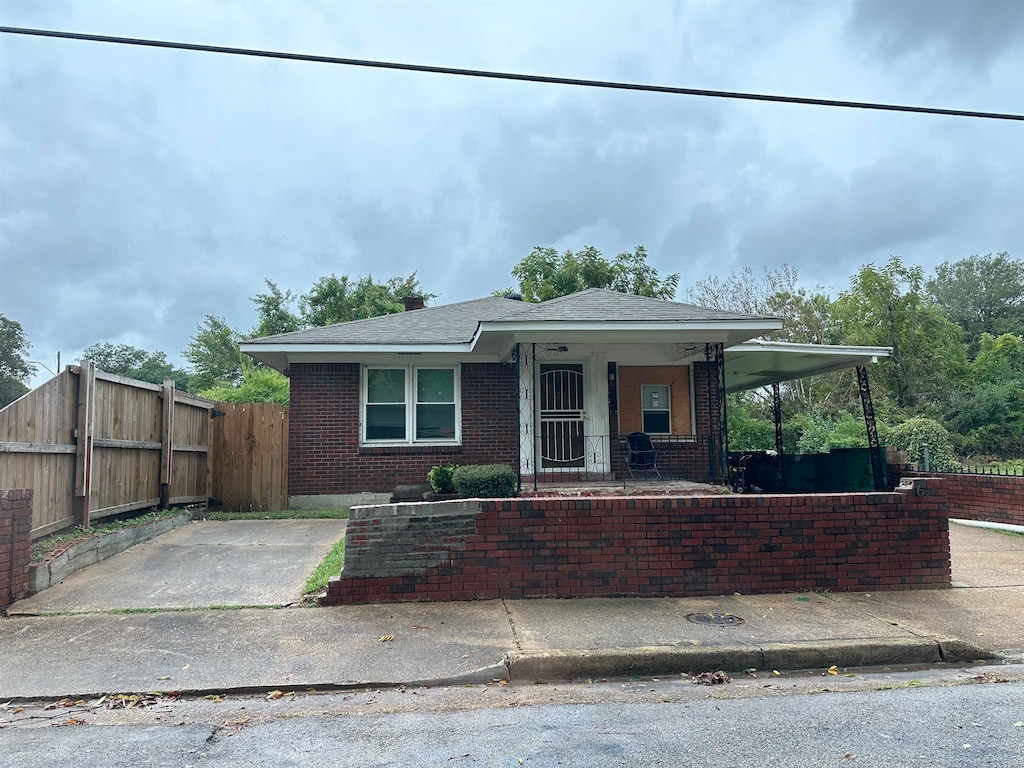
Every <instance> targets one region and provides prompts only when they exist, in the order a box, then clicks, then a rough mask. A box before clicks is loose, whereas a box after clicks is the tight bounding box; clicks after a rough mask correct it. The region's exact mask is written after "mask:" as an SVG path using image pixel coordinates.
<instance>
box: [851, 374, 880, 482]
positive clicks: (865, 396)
mask: <svg viewBox="0 0 1024 768" xmlns="http://www.w3.org/2000/svg"><path fill="white" fill-rule="evenodd" d="M857 389H859V390H860V404H861V405H862V406H863V408H864V426H865V428H866V429H867V431H868V450H870V451H871V474H872V475H873V477H874V480H875V490H876V491H884V490H885V468H884V467H883V466H882V457H881V455H879V445H878V427H877V426H876V425H875V406H874V405H873V404H872V402H871V385H870V384H869V383H868V369H867V368H866V367H865V366H863V365H858V366H857Z"/></svg>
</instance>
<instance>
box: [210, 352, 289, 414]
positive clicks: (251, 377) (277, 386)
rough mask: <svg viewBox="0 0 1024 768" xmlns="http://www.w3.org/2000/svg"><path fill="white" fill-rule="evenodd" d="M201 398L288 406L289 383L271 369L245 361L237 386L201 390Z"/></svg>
mask: <svg viewBox="0 0 1024 768" xmlns="http://www.w3.org/2000/svg"><path fill="white" fill-rule="evenodd" d="M198 394H199V395H201V396H202V397H208V398H210V399H211V400H219V401H225V402H230V403H282V404H284V405H287V404H288V399H289V382H288V379H287V377H285V376H284V375H282V374H280V373H278V372H277V371H275V370H274V369H273V368H267V367H266V366H265V365H259V364H258V363H256V362H255V361H247V362H246V363H245V365H244V369H243V371H242V381H241V383H240V384H239V385H238V386H235V387H232V386H229V385H227V384H218V385H216V386H212V387H208V388H206V389H201V390H199V392H198Z"/></svg>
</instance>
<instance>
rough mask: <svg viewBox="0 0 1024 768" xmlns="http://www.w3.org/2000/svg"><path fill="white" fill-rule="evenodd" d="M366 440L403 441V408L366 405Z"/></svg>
mask: <svg viewBox="0 0 1024 768" xmlns="http://www.w3.org/2000/svg"><path fill="white" fill-rule="evenodd" d="M366 439H367V440H405V406H404V405H369V404H367V406H366Z"/></svg>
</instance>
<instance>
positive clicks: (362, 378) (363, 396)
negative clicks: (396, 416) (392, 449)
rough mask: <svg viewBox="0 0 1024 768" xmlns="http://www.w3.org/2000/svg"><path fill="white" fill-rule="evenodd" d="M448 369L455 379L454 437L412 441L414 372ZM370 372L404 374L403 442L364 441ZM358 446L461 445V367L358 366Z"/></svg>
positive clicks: (414, 412)
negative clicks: (404, 434) (404, 436)
mask: <svg viewBox="0 0 1024 768" xmlns="http://www.w3.org/2000/svg"><path fill="white" fill-rule="evenodd" d="M421 368H422V369H425V370H431V371H437V370H451V371H453V372H454V379H455V438H454V439H443V438H442V439H436V440H422V439H420V440H417V439H416V371H417V370H419V369H421ZM370 370H396V371H405V433H406V439H405V440H367V439H366V405H367V399H368V398H367V391H366V388H367V382H368V380H369V375H368V371H370ZM359 444H360V445H363V446H385V447H386V446H400V445H462V365H461V364H460V363H455V364H454V365H366V364H364V365H362V366H360V369H359Z"/></svg>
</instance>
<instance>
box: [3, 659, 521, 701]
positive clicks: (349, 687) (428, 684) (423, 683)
mask: <svg viewBox="0 0 1024 768" xmlns="http://www.w3.org/2000/svg"><path fill="white" fill-rule="evenodd" d="M496 680H508V666H507V664H506V662H498V663H496V664H491V665H489V666H486V667H480V668H478V669H471V670H469V671H467V672H462V673H460V674H457V675H452V676H450V677H436V678H428V679H425V680H410V681H408V682H399V681H395V680H391V681H386V682H373V681H370V680H352V681H348V682H337V681H333V680H323V681H320V682H313V683H296V682H289V683H283V684H281V685H272V684H263V685H229V686H219V687H217V686H214V687H205V688H174V689H168V690H160V693H169V692H171V690H173V692H174V693H176V694H177V695H178V697H179V698H182V699H201V698H203V697H205V696H256V695H261V694H267V693H270V692H271V691H281V692H282V693H308V692H311V691H315V692H316V693H337V692H343V691H365V690H393V689H396V688H444V687H446V686H464V685H486V684H488V683H493V682H495V681H496ZM156 691H157V689H149V692H152V693H155V692H156ZM144 692H146V691H144V690H143V689H127V690H121V689H117V690H107V691H79V692H77V693H66V692H65V693H45V694H41V695H31V696H6V695H3V694H0V701H3V702H5V703H7V704H31V703H35V702H40V701H49V700H54V699H73V700H78V699H86V700H88V699H99V698H101V697H103V696H116V695H118V694H122V693H144Z"/></svg>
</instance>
